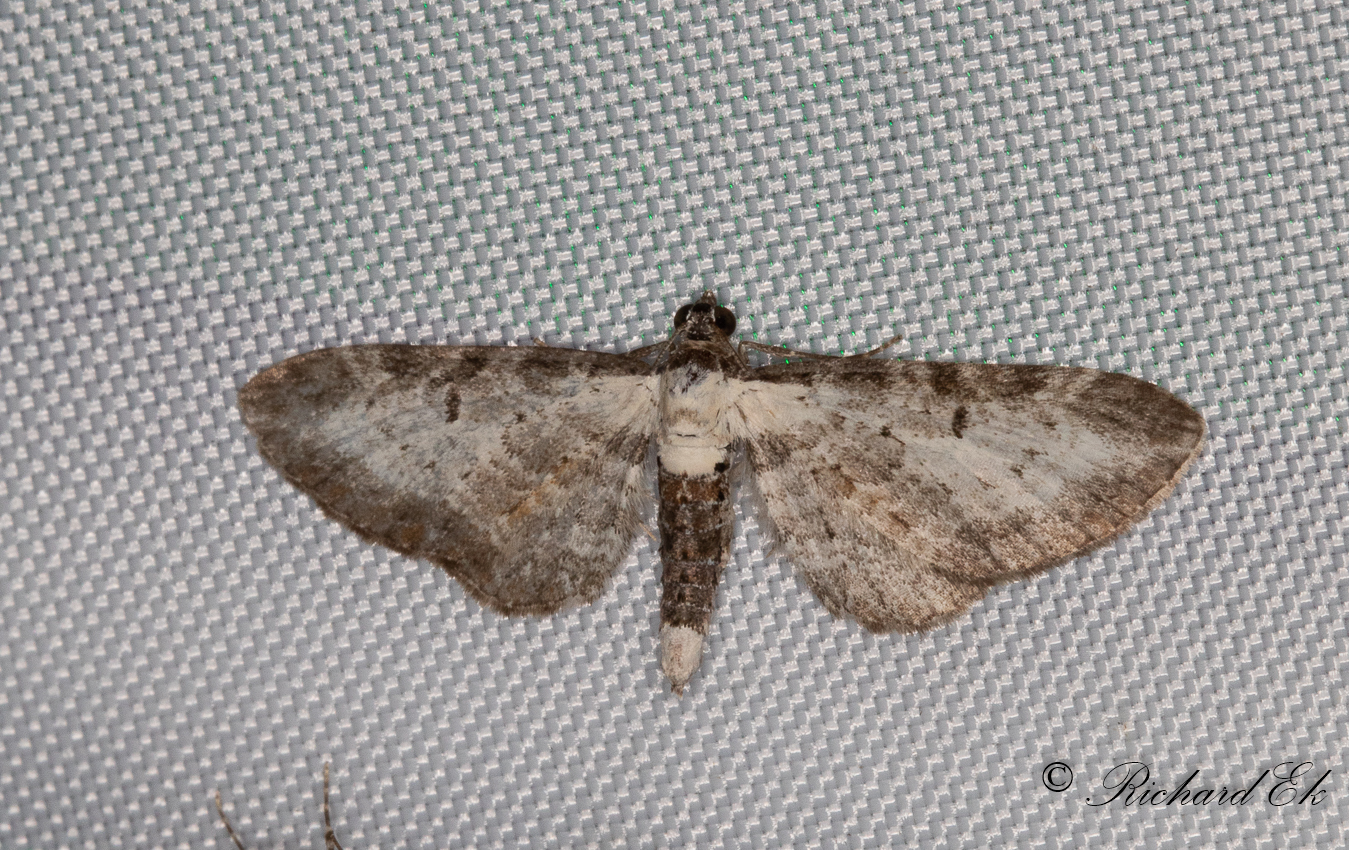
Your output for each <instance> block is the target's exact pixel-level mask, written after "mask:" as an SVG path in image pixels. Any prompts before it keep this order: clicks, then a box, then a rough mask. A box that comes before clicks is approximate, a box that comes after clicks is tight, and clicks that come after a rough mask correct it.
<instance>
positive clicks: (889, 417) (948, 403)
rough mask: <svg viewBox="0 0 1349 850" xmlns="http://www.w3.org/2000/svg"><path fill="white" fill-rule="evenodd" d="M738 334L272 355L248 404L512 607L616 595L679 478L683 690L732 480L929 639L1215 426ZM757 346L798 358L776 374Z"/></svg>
mask: <svg viewBox="0 0 1349 850" xmlns="http://www.w3.org/2000/svg"><path fill="white" fill-rule="evenodd" d="M734 330H735V315H734V313H732V312H731V311H730V310H729V309H727V308H726V307H723V306H721V305H719V304H718V303H717V298H716V296H715V295H714V294H712V293H711V292H705V293H703V295H702V297H701V298H699V299H698V300H697V301H695V302H693V303H691V304H686V305H684V306H683V307H681V308H680V309H679V310H678V312H676V313H675V316H674V330H673V332H672V333H671V335H670V337H669V338H668V339H667V340H665V341H663V342H659V343H657V344H655V345H652V346H648V347H646V348H641V349H637V350H636V351H633V352H630V353H627V354H608V353H602V352H594V351H577V350H571V349H564V348H554V347H548V346H537V347H490V346H488V347H483V346H465V347H450V346H417V345H360V346H348V347H340V348H327V349H321V350H318V351H312V352H310V353H308V354H301V355H299V356H296V357H292V358H290V359H289V360H285V361H283V362H281V363H278V364H276V365H275V366H272V367H271V368H269V369H267V370H266V371H264V372H262V373H260V374H258V375H257V376H255V377H254V378H253V379H252V380H251V381H249V382H248V384H247V385H245V386H244V387H243V388H242V389H241V390H240V392H239V404H240V407H241V409H242V412H243V419H244V422H245V423H247V426H248V428H249V430H251V431H252V432H253V434H254V435H255V436H256V438H257V443H258V449H259V451H260V452H261V453H262V456H263V457H264V458H265V459H266V460H267V461H268V462H269V463H271V465H272V466H274V467H276V469H277V470H278V471H279V472H280V473H281V475H282V476H284V477H285V478H286V480H288V481H290V482H291V483H292V484H294V485H295V486H296V487H298V488H300V489H301V490H303V491H304V492H305V493H307V494H308V495H309V496H311V497H312V498H313V499H314V501H315V502H317V503H318V505H319V507H320V508H322V509H323V511H324V512H325V513H326V514H328V516H330V517H332V518H333V519H336V520H337V521H338V522H340V523H342V524H343V525H345V526H346V527H347V528H350V529H352V530H353V531H355V532H357V533H358V534H360V535H361V536H362V537H364V538H366V539H367V540H371V541H373V542H375V543H379V544H382V545H384V546H387V547H389V548H391V549H393V550H395V551H397V552H401V553H403V554H405V555H408V556H410V557H413V558H419V559H424V560H427V561H431V562H432V563H435V564H438V565H440V566H441V567H443V568H444V569H445V570H446V571H447V572H448V573H449V574H450V575H452V576H454V577H455V578H456V579H458V580H459V582H460V584H462V585H463V586H464V588H465V589H466V590H467V591H468V592H469V594H470V595H472V596H473V598H475V599H477V600H478V601H479V602H481V603H482V604H483V605H485V606H487V607H488V608H491V609H492V610H494V611H498V612H500V613H503V614H528V615H546V614H552V613H553V612H556V611H559V610H562V609H564V608H568V607H570V606H574V605H580V604H585V603H589V602H592V601H594V600H595V599H596V598H597V597H599V596H600V594H601V593H603V591H604V589H605V587H606V585H607V583H608V582H609V579H610V576H611V575H612V573H613V572H614V570H615V569H616V568H617V566H618V564H619V563H621V562H622V561H623V560H624V559H625V558H626V556H627V554H628V552H629V551H630V549H631V547H632V541H633V538H634V537H635V536H636V534H637V532H638V530H639V528H641V527H642V518H643V516H644V515H646V513H647V511H648V506H649V504H650V501H651V496H652V495H653V488H652V486H651V483H650V481H651V478H652V477H654V479H655V487H654V495H655V497H656V501H657V509H656V517H657V522H658V528H659V533H660V559H661V565H662V575H661V583H662V585H661V602H660V623H661V625H660V662H661V666H662V668H663V669H664V672H665V675H666V676H667V677H668V678H669V680H670V684H671V687H672V689H673V690H674V691H675V692H676V693H677V694H682V692H683V689H684V686H685V685H686V684H687V683H688V681H689V679H690V678H691V677H692V676H693V673H694V671H695V670H696V669H697V667H698V665H699V662H700V659H701V657H702V652H703V642H704V636H705V635H706V634H707V630H708V627H709V624H710V623H711V618H712V609H713V605H714V603H715V600H716V594H717V585H718V583H719V582H720V580H721V575H722V571H723V569H724V568H725V566H726V562H727V559H728V557H729V554H730V547H731V541H732V530H733V510H732V498H731V488H732V483H733V482H732V477H733V474H735V477H737V478H738V479H741V480H743V482H744V483H745V484H747V485H748V492H749V493H750V494H751V499H752V502H753V503H754V504H756V505H757V509H758V518H759V519H760V520H761V521H762V522H763V524H764V525H765V526H766V527H767V528H768V529H769V531H770V533H771V534H772V535H773V536H774V538H775V539H776V541H777V543H778V544H780V547H781V548H782V549H784V550H785V552H786V555H787V556H788V559H789V560H790V561H791V562H792V563H794V564H795V565H796V567H797V569H798V570H800V573H801V575H802V577H803V578H804V580H805V582H806V584H807V585H808V586H809V587H810V589H811V590H812V591H814V593H815V595H816V596H818V597H819V599H820V600H821V601H822V602H823V603H824V605H825V607H826V608H827V609H828V610H829V611H830V612H831V613H832V614H834V615H836V616H840V617H852V618H854V619H855V620H857V621H858V622H859V623H861V624H862V625H863V626H865V627H866V628H867V629H870V630H871V631H873V632H890V631H901V632H914V631H920V630H924V629H930V628H932V627H934V626H937V625H939V624H942V623H945V622H947V621H948V620H950V619H952V618H953V617H956V616H957V615H959V614H961V613H962V612H964V611H966V610H967V609H968V608H969V607H970V606H971V605H972V604H973V603H974V602H975V601H976V600H978V599H980V598H981V597H983V596H984V594H985V593H986V592H987V591H988V589H989V588H990V587H992V586H993V585H995V584H998V583H1001V582H1006V581H1010V580H1013V579H1019V578H1025V577H1027V576H1031V575H1034V574H1036V573H1039V572H1041V571H1043V570H1046V569H1049V568H1050V567H1052V566H1055V565H1057V564H1060V563H1062V562H1064V561H1066V560H1068V559H1071V558H1074V557H1077V556H1078V555H1081V554H1083V553H1085V552H1088V551H1090V550H1092V549H1094V548H1096V547H1098V546H1100V545H1101V544H1103V543H1105V542H1106V541H1108V540H1110V539H1111V538H1112V537H1114V536H1115V535H1117V534H1119V533H1120V532H1122V531H1123V530H1124V529H1126V528H1128V527H1129V526H1130V525H1131V524H1132V523H1134V522H1135V521H1136V520H1138V519H1140V518H1141V517H1142V516H1143V515H1144V514H1146V513H1148V512H1149V511H1151V510H1152V509H1153V508H1154V507H1155V506H1156V505H1157V504H1158V503H1160V502H1161V501H1162V500H1163V499H1164V498H1166V496H1167V494H1169V493H1170V492H1171V490H1172V489H1173V488H1174V487H1175V486H1176V483H1177V482H1178V481H1179V480H1180V478H1181V476H1182V475H1183V474H1184V473H1185V470H1186V468H1187V467H1188V466H1189V465H1190V463H1191V462H1192V461H1193V460H1194V459H1195V457H1196V456H1197V455H1198V454H1199V451H1200V449H1201V447H1202V445H1203V440H1204V420H1203V419H1202V418H1201V417H1200V415H1199V414H1198V413H1196V412H1195V411H1194V410H1193V409H1192V408H1190V407H1189V406H1188V405H1187V404H1185V403H1184V402H1182V401H1181V400H1180V399H1178V398H1176V397H1175V396H1173V395H1172V394H1170V393H1168V392H1167V391H1165V390H1163V389H1161V388H1160V387H1157V386H1154V385H1153V384H1150V383H1147V382H1145V381H1141V380H1138V379H1137V378H1132V377H1129V376H1128V375H1122V374H1115V373H1111V372H1100V371H1096V370H1093V369H1085V368H1076V367H1069V366H1031V365H1000V364H982V363H939V362H924V361H901V360H877V359H872V358H871V356H870V355H872V354H875V353H876V352H868V353H867V354H865V355H857V356H851V357H831V356H819V355H813V354H808V353H803V352H795V351H790V350H788V349H780V348H776V347H773V346H765V345H759V344H757V343H751V342H741V343H740V344H739V346H738V347H737V346H736V345H734V344H733V343H732V341H731V334H732V333H733V332H734ZM894 342H895V340H891V343H888V344H887V345H889V344H893V343H894ZM885 347H886V346H882V348H885ZM749 350H757V351H761V352H764V353H766V354H769V355H774V356H777V357H778V358H783V357H789V358H791V359H790V361H789V362H782V363H776V364H772V365H766V366H760V367H757V368H755V367H751V366H750V365H749V362H748V359H747V358H746V352H747V351H749ZM879 350H880V349H877V351H879ZM742 471H747V474H743V475H742V474H739V473H741V472H742Z"/></svg>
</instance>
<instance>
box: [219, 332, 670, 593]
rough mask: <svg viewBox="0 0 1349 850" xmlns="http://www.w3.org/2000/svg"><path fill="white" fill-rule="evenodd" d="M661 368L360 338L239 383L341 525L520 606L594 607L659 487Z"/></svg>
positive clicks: (256, 423) (287, 464) (276, 461)
mask: <svg viewBox="0 0 1349 850" xmlns="http://www.w3.org/2000/svg"><path fill="white" fill-rule="evenodd" d="M654 393H655V378H654V377H653V376H652V369H651V366H650V365H649V364H647V363H645V362H643V361H641V360H639V359H636V358H632V357H625V356H622V355H615V354H605V353H601V352H592V351H577V350H572V349H563V348H551V347H532V348H520V347H449V346H421V345H357V346H345V347H341V348H327V349H320V350H317V351H312V352H309V353H307V354H301V355H298V356H296V357H292V358H290V359H288V360H285V361H283V362H281V363H278V364H276V365H275V366H272V367H271V368H269V369H267V370H265V371H263V372H262V373H260V374H259V375H257V376H256V377H254V378H253V379H252V380H251V381H249V382H248V384H246V385H245V386H244V387H243V388H242V389H241V390H240V392H239V404H240V407H241V409H242V412H243V418H244V422H245V424H247V426H248V428H249V430H251V431H252V432H253V434H254V435H255V436H256V438H257V442H258V448H259V450H260V451H261V453H262V455H263V457H264V458H265V459H266V460H267V461H268V462H269V463H271V464H272V466H274V467H276V469H277V470H279V471H280V473H281V474H282V475H283V476H284V477H285V478H286V480H288V481H290V482H291V483H292V484H294V485H295V486H296V487H298V488H300V489H301V490H303V491H304V492H305V493H307V494H308V495H309V496H311V497H312V498H313V499H314V501H315V502H317V503H318V505H319V507H320V508H322V509H323V511H324V512H325V513H326V514H328V515H329V516H330V517H332V518H333V519H336V520H337V521H338V522H340V523H342V524H343V525H345V526H346V527H348V528H350V529H352V530H354V531H356V532H358V533H359V534H361V535H362V536H363V537H365V538H366V539H368V540H370V541H373V542H375V543H379V544H382V545H384V546H387V547H389V548H391V549H394V550H396V551H398V552H401V553H403V554H405V555H409V556H411V557H414V558H422V559H425V560H428V561H431V562H433V563H436V564H438V565H440V566H441V567H443V568H444V569H445V570H446V571H447V572H449V573H450V575H452V576H454V577H455V578H456V579H458V580H459V581H460V582H461V583H462V584H463V585H464V587H465V588H466V589H467V590H468V591H469V593H470V594H472V595H473V597H474V598H476V599H477V600H478V601H480V602H482V603H483V604H484V605H486V606H488V607H489V608H492V609H493V610H496V611H499V612H501V613H505V614H549V613H552V612H554V611H557V610H560V609H562V608H566V607H570V606H573V605H578V604H583V603H586V602H590V601H593V600H594V599H595V598H596V597H598V596H599V595H600V594H601V593H602V592H603V591H604V589H605V587H606V586H607V584H608V582H609V578H610V576H611V574H612V573H613V571H614V570H615V569H616V568H617V566H618V565H619V564H620V563H621V562H622V561H623V559H624V558H626V557H627V554H628V552H629V550H630V548H631V544H632V539H633V537H634V536H635V534H636V532H637V530H638V528H639V527H640V522H641V515H642V513H643V512H644V511H645V510H646V505H647V504H648V503H649V499H650V492H649V491H650V488H649V485H648V484H647V482H646V458H647V452H648V446H649V444H650V441H651V437H652V433H653V432H654V429H655V416H656V404H655V397H654Z"/></svg>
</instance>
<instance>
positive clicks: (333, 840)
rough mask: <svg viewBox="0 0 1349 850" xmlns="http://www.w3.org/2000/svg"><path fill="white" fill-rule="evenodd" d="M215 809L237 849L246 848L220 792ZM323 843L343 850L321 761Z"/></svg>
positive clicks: (334, 849)
mask: <svg viewBox="0 0 1349 850" xmlns="http://www.w3.org/2000/svg"><path fill="white" fill-rule="evenodd" d="M215 810H216V811H217V812H218V813H219V814H220V822H221V823H223V824H224V825H225V831H226V832H228V833H229V835H230V840H231V841H233V842H234V846H235V847H238V848H239V850H247V848H245V847H244V843H243V842H242V841H240V840H239V836H238V834H237V833H235V831H234V827H233V826H231V825H230V819H229V818H227V817H225V807H224V806H223V805H221V803H220V792H219V791H217V792H215ZM323 843H324V846H325V848H326V850H343V847H342V845H341V844H338V843H337V833H336V832H334V831H333V818H332V814H331V811H330V809H329V806H328V762H326V761H325V762H324V763H323Z"/></svg>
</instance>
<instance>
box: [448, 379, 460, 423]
mask: <svg viewBox="0 0 1349 850" xmlns="http://www.w3.org/2000/svg"><path fill="white" fill-rule="evenodd" d="M458 418H459V391H458V390H457V389H455V388H454V386H453V385H451V386H450V388H449V389H448V390H446V391H445V422H446V424H448V423H450V422H454V421H455V420H457V419H458Z"/></svg>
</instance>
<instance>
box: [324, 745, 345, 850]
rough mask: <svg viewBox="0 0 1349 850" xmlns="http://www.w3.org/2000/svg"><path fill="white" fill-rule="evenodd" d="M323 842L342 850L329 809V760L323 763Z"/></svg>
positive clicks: (332, 847)
mask: <svg viewBox="0 0 1349 850" xmlns="http://www.w3.org/2000/svg"><path fill="white" fill-rule="evenodd" d="M323 842H324V844H325V845H326V846H327V850H342V845H341V844H338V843H337V833H335V832H333V819H332V816H331V815H330V814H329V811H328V762H326V761H325V762H324V763H323Z"/></svg>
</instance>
